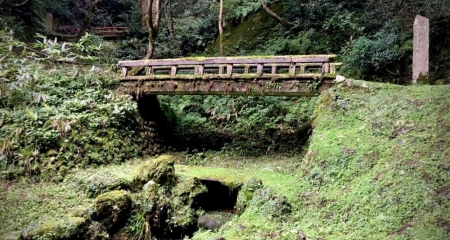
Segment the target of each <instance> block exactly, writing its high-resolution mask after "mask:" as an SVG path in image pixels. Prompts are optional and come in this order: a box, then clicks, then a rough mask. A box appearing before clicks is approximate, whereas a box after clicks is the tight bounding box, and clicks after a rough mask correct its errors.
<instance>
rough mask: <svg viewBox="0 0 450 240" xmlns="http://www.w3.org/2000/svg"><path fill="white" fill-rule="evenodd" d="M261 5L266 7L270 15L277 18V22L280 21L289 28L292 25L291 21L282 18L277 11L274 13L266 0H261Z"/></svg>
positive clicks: (265, 9)
mask: <svg viewBox="0 0 450 240" xmlns="http://www.w3.org/2000/svg"><path fill="white" fill-rule="evenodd" d="M261 5H262V7H263V9H264V11H266V13H267V14H269V16H271V17H272V18H273V19H275V20H276V21H277V22H279V23H280V24H281V25H283V26H284V27H285V28H289V27H290V25H291V24H290V23H288V22H286V20H284V19H282V18H281V17H280V16H278V15H277V14H276V13H274V12H273V11H272V10H271V9H270V8H269V7H268V6H267V5H266V2H265V1H264V0H261Z"/></svg>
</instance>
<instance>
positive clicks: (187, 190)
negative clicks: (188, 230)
mask: <svg viewBox="0 0 450 240" xmlns="http://www.w3.org/2000/svg"><path fill="white" fill-rule="evenodd" d="M207 191H208V190H207V189H206V187H205V186H204V185H203V184H202V183H201V182H200V180H199V179H198V178H189V179H183V180H181V181H179V182H178V183H177V185H176V186H175V187H174V188H173V190H172V194H173V200H172V202H171V205H172V206H171V208H172V209H173V211H172V216H171V223H172V224H173V225H176V226H181V227H184V226H190V225H193V224H195V221H196V218H197V216H198V215H197V212H196V210H195V206H194V205H195V201H196V197H198V196H199V195H200V194H202V193H205V192H207Z"/></svg>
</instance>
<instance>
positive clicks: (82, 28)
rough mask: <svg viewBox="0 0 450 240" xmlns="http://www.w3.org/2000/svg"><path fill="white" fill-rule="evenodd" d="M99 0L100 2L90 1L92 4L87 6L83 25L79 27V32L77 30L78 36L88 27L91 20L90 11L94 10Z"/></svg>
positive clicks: (84, 32)
mask: <svg viewBox="0 0 450 240" xmlns="http://www.w3.org/2000/svg"><path fill="white" fill-rule="evenodd" d="M99 2H100V0H95V1H94V2H93V3H92V5H91V6H90V7H89V9H88V11H87V14H86V18H85V19H84V22H83V26H82V27H81V29H80V32H78V36H83V35H84V34H86V30H87V29H88V27H89V23H90V22H91V18H92V13H93V12H94V9H95V7H96V6H97V4H98V3H99Z"/></svg>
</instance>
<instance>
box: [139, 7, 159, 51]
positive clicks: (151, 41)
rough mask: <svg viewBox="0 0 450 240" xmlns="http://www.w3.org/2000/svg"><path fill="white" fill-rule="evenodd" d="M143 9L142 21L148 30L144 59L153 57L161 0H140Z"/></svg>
mask: <svg viewBox="0 0 450 240" xmlns="http://www.w3.org/2000/svg"><path fill="white" fill-rule="evenodd" d="M141 1H142V2H141V3H142V5H143V7H144V9H145V11H144V14H145V15H144V17H143V22H144V26H145V28H146V29H147V31H148V48H147V54H146V55H145V57H144V59H150V58H152V57H153V52H154V50H155V41H156V38H157V37H158V33H159V25H160V21H161V0H141Z"/></svg>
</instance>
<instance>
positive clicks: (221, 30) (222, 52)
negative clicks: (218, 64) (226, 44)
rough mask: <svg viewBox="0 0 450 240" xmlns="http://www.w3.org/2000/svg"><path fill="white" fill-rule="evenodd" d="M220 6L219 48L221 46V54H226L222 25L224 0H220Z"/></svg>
mask: <svg viewBox="0 0 450 240" xmlns="http://www.w3.org/2000/svg"><path fill="white" fill-rule="evenodd" d="M219 4H220V6H219V48H220V56H224V55H225V52H224V49H223V27H222V23H223V20H222V16H223V0H220V3H219Z"/></svg>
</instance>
